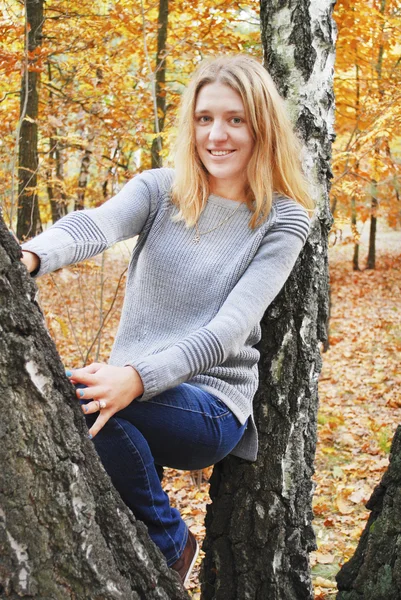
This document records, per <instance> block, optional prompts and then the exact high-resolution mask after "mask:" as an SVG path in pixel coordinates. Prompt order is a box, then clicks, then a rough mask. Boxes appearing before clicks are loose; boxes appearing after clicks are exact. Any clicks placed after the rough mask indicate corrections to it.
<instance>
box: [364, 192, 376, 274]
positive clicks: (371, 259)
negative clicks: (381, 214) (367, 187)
mask: <svg viewBox="0 0 401 600" xmlns="http://www.w3.org/2000/svg"><path fill="white" fill-rule="evenodd" d="M372 185H373V193H372V199H371V208H370V229H369V250H368V260H367V263H366V268H367V269H374V268H375V267H376V230H377V209H378V201H377V197H376V194H377V185H376V182H375V181H373V182H372Z"/></svg>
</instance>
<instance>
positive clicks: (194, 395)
mask: <svg viewBox="0 0 401 600" xmlns="http://www.w3.org/2000/svg"><path fill="white" fill-rule="evenodd" d="M77 387H85V386H82V385H78V386H77ZM96 417H97V414H94V415H88V416H87V417H86V420H87V424H88V426H89V427H91V426H92V424H93V423H94V421H95V419H96ZM245 427H246V424H245V425H241V424H240V422H239V421H238V420H237V418H236V417H235V416H234V414H233V413H232V412H231V411H230V409H228V408H227V406H226V405H225V404H224V403H223V402H221V401H220V400H219V399H218V398H215V397H214V396H212V395H211V394H209V393H207V392H205V391H203V390H201V389H200V388H198V387H195V386H193V385H190V384H187V383H183V384H181V385H179V386H177V387H175V388H173V389H170V390H166V391H165V392H163V393H161V394H159V395H158V396H154V397H153V398H151V399H150V400H147V401H145V402H135V400H134V401H133V402H132V404H130V405H129V406H128V407H127V408H124V409H123V410H121V411H120V412H118V413H116V415H115V416H114V417H112V418H111V419H110V420H109V421H108V422H107V423H106V425H105V426H104V427H103V429H101V430H100V432H99V433H98V434H97V435H96V436H95V438H94V439H93V442H94V444H95V447H96V450H97V452H98V454H99V456H100V459H101V461H102V463H103V466H104V468H105V469H106V471H107V473H108V474H109V476H110V478H111V480H112V482H113V484H114V486H115V487H116V489H117V490H118V492H119V493H120V495H121V497H122V499H123V501H124V502H125V504H126V505H127V506H128V507H129V508H130V509H131V510H132V512H133V513H134V515H135V517H136V518H137V519H139V520H141V521H143V523H145V525H146V526H147V528H148V531H149V535H150V537H151V538H152V540H153V541H154V543H155V544H156V545H157V546H158V547H159V548H160V550H161V551H162V553H163V554H164V556H165V557H166V560H167V564H168V565H169V566H171V565H172V564H174V563H175V561H176V560H178V558H179V557H180V556H181V554H182V552H183V550H184V548H185V544H186V541H187V537H188V529H187V526H186V525H185V523H184V521H183V520H182V518H181V515H180V513H179V512H178V510H176V509H175V508H172V507H171V506H170V502H169V498H168V496H167V494H166V493H165V492H164V491H163V488H162V486H161V478H162V471H163V466H166V467H172V468H174V469H185V470H192V469H202V468H205V467H208V466H210V465H213V464H215V463H216V462H218V461H219V460H222V459H223V458H224V457H225V456H227V454H229V453H230V452H231V450H232V449H233V448H234V447H235V446H236V445H237V443H238V442H239V440H240V439H241V437H242V435H243V433H244V430H245Z"/></svg>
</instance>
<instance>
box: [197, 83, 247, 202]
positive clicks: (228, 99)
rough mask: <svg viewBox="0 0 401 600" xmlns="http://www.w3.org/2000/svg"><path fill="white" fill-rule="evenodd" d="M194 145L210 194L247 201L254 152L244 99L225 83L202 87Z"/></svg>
mask: <svg viewBox="0 0 401 600" xmlns="http://www.w3.org/2000/svg"><path fill="white" fill-rule="evenodd" d="M195 143H196V150H197V153H198V156H199V158H200V160H201V161H202V164H203V166H204V167H205V169H206V170H207V172H208V174H209V185H210V191H211V192H213V193H215V194H218V195H219V196H223V197H225V198H231V199H233V200H244V199H245V196H246V188H247V183H248V179H247V168H248V163H249V161H250V159H251V156H252V154H253V149H254V138H253V134H252V131H251V128H250V126H249V125H248V122H247V118H246V114H245V107H244V104H243V102H242V98H241V96H240V95H239V94H238V92H236V91H235V90H233V89H232V88H230V87H229V86H228V85H225V84H222V83H218V82H215V83H209V84H207V85H205V86H203V87H202V88H201V90H200V91H199V93H198V97H197V100H196V106H195Z"/></svg>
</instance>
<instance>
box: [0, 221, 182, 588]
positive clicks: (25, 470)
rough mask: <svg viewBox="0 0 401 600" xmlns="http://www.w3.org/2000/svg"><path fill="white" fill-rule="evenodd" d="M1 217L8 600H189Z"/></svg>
mask: <svg viewBox="0 0 401 600" xmlns="http://www.w3.org/2000/svg"><path fill="white" fill-rule="evenodd" d="M19 256H20V251H19V248H18V245H17V244H16V242H15V241H14V239H13V237H12V236H11V235H10V233H9V232H8V230H7V228H6V227H5V225H4V222H3V221H2V220H1V219H0V398H1V421H0V464H1V469H0V596H1V597H6V598H10V599H12V600H15V599H17V598H22V597H24V598H36V599H37V600H50V599H51V600H109V599H120V600H138V599H143V600H149V599H155V600H156V599H158V600H161V599H164V600H170V599H171V598H173V599H175V598H176V599H177V600H178V599H180V600H181V599H182V600H184V598H188V596H187V594H186V592H185V591H184V590H183V588H182V586H181V584H180V582H179V580H178V576H177V575H176V574H175V573H173V572H172V571H170V569H168V567H167V565H166V562H165V560H164V558H163V557H162V555H161V553H160V552H159V550H158V549H157V548H156V546H155V545H154V544H153V542H151V540H150V538H149V537H148V535H147V532H146V528H145V526H144V525H142V524H141V523H139V522H136V521H135V519H134V517H133V515H132V514H131V513H130V511H129V510H128V509H127V508H126V507H125V505H124V504H123V502H122V501H121V499H120V498H119V496H118V494H117V493H116V492H115V490H114V488H113V486H112V484H111V482H110V479H109V478H108V476H107V475H106V473H105V472H104V470H103V468H102V466H101V464H100V462H99V460H98V458H97V455H96V452H95V450H94V448H93V445H92V443H91V442H90V441H89V439H87V436H86V427H85V424H84V420H83V416H82V415H81V411H80V408H79V407H78V403H77V401H76V398H75V394H74V391H73V388H72V386H71V384H70V383H69V381H68V380H67V378H66V377H65V374H64V368H63V365H62V364H61V362H60V359H59V357H58V354H57V351H56V348H55V346H54V344H53V342H52V340H51V339H50V337H49V335H48V333H47V331H46V329H45V325H44V320H43V316H42V314H41V312H40V309H39V307H38V305H37V302H36V295H37V288H36V285H35V284H34V282H33V281H32V280H31V279H30V277H29V276H28V274H27V272H26V269H25V267H24V266H23V265H22V264H21V263H20V261H19Z"/></svg>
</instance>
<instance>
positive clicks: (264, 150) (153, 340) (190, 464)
mask: <svg viewBox="0 0 401 600" xmlns="http://www.w3.org/2000/svg"><path fill="white" fill-rule="evenodd" d="M298 157H299V149H298V144H297V142H296V138H295V136H294V134H293V133H292V130H291V127H290V125H289V121H288V118H287V116H286V115H285V111H284V108H283V103H282V100H281V98H280V97H279V95H278V93H277V91H276V89H275V87H274V85H273V82H272V80H271V78H270V77H269V76H268V74H267V73H266V71H265V70H264V69H263V67H262V66H261V65H260V64H259V63H258V62H257V61H255V60H253V59H251V58H249V57H242V56H237V57H223V58H219V59H215V60H212V61H208V62H206V63H205V64H202V65H201V66H200V68H199V70H198V71H197V72H196V73H195V75H194V77H193V80H192V82H191V84H190V86H189V88H188V90H187V92H186V94H185V97H184V98H183V105H182V116H181V121H180V125H179V135H178V142H177V153H176V169H175V170H172V169H155V170H150V171H146V172H144V173H141V174H140V175H138V176H136V177H134V179H132V180H131V181H130V182H128V183H127V184H126V185H125V186H124V187H123V188H122V190H121V191H120V192H119V193H118V194H117V195H116V196H115V197H114V198H111V199H110V200H109V201H107V202H106V203H104V204H103V205H101V206H99V207H97V208H95V209H92V210H83V211H79V212H73V213H70V214H69V215H67V216H66V217H64V218H62V219H60V220H59V221H57V223H55V225H53V227H51V228H50V229H48V230H47V231H46V232H44V233H43V234H41V235H39V236H38V237H36V238H35V239H33V240H31V241H30V242H28V243H27V244H24V246H23V262H24V263H25V265H26V266H27V268H28V270H30V271H31V272H32V271H34V274H35V275H42V274H44V273H49V272H51V271H54V270H56V269H58V268H60V267H62V266H65V265H68V264H71V263H74V262H79V261H82V260H85V259H87V258H89V257H91V256H94V255H95V254H98V253H100V252H102V251H103V250H104V249H106V248H108V247H110V246H111V245H113V244H114V243H116V242H118V241H121V240H124V239H127V238H130V237H133V236H136V235H138V236H139V238H138V243H137V244H136V246H135V248H134V250H133V254H132V258H131V261H130V265H129V271H128V277H127V286H126V293H125V300H124V307H123V311H122V315H121V321H120V325H119V329H118V332H117V336H116V340H115V343H114V346H113V351H112V354H111V357H110V360H109V364H107V365H105V364H98V363H95V364H92V365H88V366H86V367H83V368H81V369H71V370H69V371H68V372H67V376H68V377H69V378H70V380H71V381H72V382H73V383H74V384H75V385H76V387H77V398H78V399H79V400H80V401H81V404H82V411H83V413H84V414H85V417H86V420H87V424H88V427H89V436H90V437H91V439H93V441H94V444H95V447H96V450H97V451H98V453H99V456H100V458H101V460H102V462H103V465H104V467H105V469H106V470H107V472H108V473H109V475H110V477H111V479H112V481H113V483H114V485H115V487H116V488H117V490H118V491H119V493H120V495H121V497H122V498H123V500H124V501H125V503H126V504H127V506H129V508H130V509H131V510H132V512H133V513H134V514H135V516H136V517H137V518H138V519H140V520H142V521H143V522H144V523H145V524H146V526H147V528H148V531H149V535H150V536H151V538H152V539H153V541H154V542H155V543H156V544H157V545H158V546H159V548H160V549H161V551H162V552H163V554H164V556H165V558H166V561H167V564H168V565H169V566H171V567H172V568H173V569H175V570H176V571H177V572H178V573H179V575H180V577H181V580H182V582H183V583H185V582H186V580H187V578H188V576H189V573H190V571H191V568H192V565H193V564H194V562H195V559H196V555H197V551H198V550H197V548H198V546H197V542H196V540H195V537H194V536H193V534H192V533H191V532H190V531H189V530H188V528H187V526H186V524H185V522H184V521H183V519H182V518H181V516H180V514H179V512H178V511H177V510H176V509H175V508H172V507H171V506H170V503H169V499H168V497H167V495H166V494H165V493H164V491H163V488H162V486H161V478H162V473H163V467H164V466H169V467H173V468H178V469H200V468H204V467H206V466H209V465H212V464H214V463H216V462H218V461H220V460H222V459H223V458H224V457H225V456H227V455H228V454H234V455H235V456H239V457H241V458H244V459H246V460H250V461H253V460H255V459H256V456H257V450H258V437H257V431H256V427H255V423H254V420H253V408H252V401H253V397H254V395H255V392H256V389H257V386H258V360H259V352H258V350H257V349H256V348H255V345H256V344H257V343H258V342H259V340H260V325H259V323H260V320H261V318H262V316H263V314H264V311H265V310H266V308H267V307H268V306H269V304H270V303H271V302H272V301H273V299H274V298H275V296H276V295H277V294H278V292H279V291H280V289H281V288H282V286H283V285H284V283H285V281H286V279H287V278H288V276H289V274H290V272H291V270H292V268H293V266H294V264H295V261H296V259H297V257H298V255H299V253H300V251H301V249H302V247H303V244H304V243H305V240H306V236H307V234H308V227H309V218H308V214H307V210H305V208H311V201H310V199H309V196H308V194H307V192H306V184H305V182H304V180H303V177H302V173H301V169H300V164H299V158H298Z"/></svg>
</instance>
